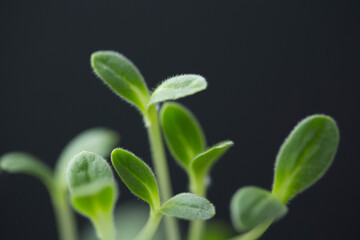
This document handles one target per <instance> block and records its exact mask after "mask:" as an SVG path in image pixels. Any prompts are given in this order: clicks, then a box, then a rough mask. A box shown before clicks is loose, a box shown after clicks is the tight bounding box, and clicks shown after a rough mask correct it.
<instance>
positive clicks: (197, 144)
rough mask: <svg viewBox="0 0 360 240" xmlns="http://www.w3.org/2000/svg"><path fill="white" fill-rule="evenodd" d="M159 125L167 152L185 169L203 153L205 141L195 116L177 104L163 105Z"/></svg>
mask: <svg viewBox="0 0 360 240" xmlns="http://www.w3.org/2000/svg"><path fill="white" fill-rule="evenodd" d="M160 117H161V125H162V128H163V132H164V135H165V140H166V143H167V146H168V147H169V150H170V152H171V154H172V155H173V157H174V158H175V160H177V162H178V163H179V164H180V165H181V166H183V167H184V168H185V169H188V168H189V164H190V161H191V160H192V159H193V157H195V156H196V155H197V154H199V153H201V152H203V151H204V150H205V146H206V140H205V136H204V133H203V130H202V128H201V126H200V124H199V122H198V121H197V120H196V118H195V116H194V115H193V114H192V113H191V112H190V111H189V110H188V109H186V108H185V107H184V106H182V105H181V104H178V103H165V104H164V105H163V107H162V108H161V112H160Z"/></svg>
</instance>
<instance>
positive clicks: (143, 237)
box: [135, 209, 163, 240]
mask: <svg viewBox="0 0 360 240" xmlns="http://www.w3.org/2000/svg"><path fill="white" fill-rule="evenodd" d="M162 216H163V215H162V213H157V212H155V211H154V210H152V209H151V210H150V214H149V219H148V221H147V222H146V225H145V226H144V228H143V229H142V230H141V231H140V233H139V234H138V235H137V236H136V238H135V240H150V239H151V238H152V237H153V236H154V234H155V233H156V230H157V229H158V227H159V224H160V221H161V218H162Z"/></svg>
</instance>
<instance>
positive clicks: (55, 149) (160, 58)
mask: <svg viewBox="0 0 360 240" xmlns="http://www.w3.org/2000/svg"><path fill="white" fill-rule="evenodd" d="M359 7H360V6H359V1H357V0H356V1H334V0H286V1H277V0H272V1H269V0H261V1H260V0H239V1H215V0H208V1H177V2H171V1H161V0H142V1H140V0H136V1H115V0H102V1H94V0H77V1H70V0H66V1H65V0H63V1H54V0H47V1H45V0H32V1H28V0H19V1H4V0H2V1H1V2H0V29H1V32H0V34H1V36H0V46H1V54H0V104H1V105H0V154H2V153H6V152H8V151H14V150H21V151H25V152H29V153H32V154H34V155H36V156H38V157H39V158H41V159H43V160H44V161H46V162H47V163H48V164H49V165H50V166H54V164H55V161H56V158H57V156H58V154H59V153H60V151H61V149H62V147H63V146H64V145H65V144H66V142H67V141H68V140H69V139H71V138H72V137H73V136H75V135H76V134H77V133H79V132H80V131H82V130H85V129H87V128H90V127H94V126H106V127H110V128H112V129H115V130H116V131H118V132H119V133H120V134H121V137H122V141H121V146H122V147H125V148H127V149H129V150H132V151H133V152H135V153H136V154H137V155H138V156H140V157H142V158H143V159H144V160H146V161H147V162H149V160H150V153H149V150H148V142H147V137H146V132H145V129H144V128H143V126H142V125H143V123H142V120H141V118H140V115H139V114H138V112H137V111H136V110H135V109H133V108H132V107H130V106H129V105H128V104H127V103H125V102H124V101H121V100H120V99H119V98H118V97H116V96H115V95H114V94H112V92H111V91H110V90H109V89H107V87H105V86H104V84H103V83H101V81H100V80H98V79H97V78H96V77H95V76H94V74H93V73H92V71H91V68H90V65H89V56H90V54H91V53H92V52H93V51H96V50H108V49H109V50H116V51H119V52H122V53H123V54H125V55H126V56H128V57H129V58H130V59H131V60H132V61H133V62H135V63H136V65H137V66H138V67H139V69H140V70H141V71H142V73H143V75H144V76H145V78H146V81H147V83H148V86H150V87H151V88H153V87H155V86H156V84H157V83H159V82H160V81H161V80H164V79H165V78H167V77H168V76H171V75H175V74H179V73H197V74H201V75H204V76H205V77H206V78H207V81H208V83H209V86H208V89H207V90H206V91H204V92H201V93H199V94H196V95H194V96H191V97H188V98H185V99H182V100H180V102H181V103H183V104H185V105H186V106H188V107H189V108H190V109H191V110H192V111H193V112H194V113H195V114H196V115H197V117H198V119H199V121H200V122H201V124H202V126H203V128H204V130H205V133H206V135H207V139H208V143H209V144H210V145H211V144H214V143H216V142H218V141H220V140H224V139H231V140H233V141H234V142H235V146H234V147H233V148H232V149H231V150H230V151H229V152H228V153H227V154H226V155H225V156H224V157H223V158H222V159H221V161H220V162H219V163H218V164H217V165H216V167H215V169H214V170H213V172H212V186H211V189H210V192H209V199H210V200H211V201H212V202H213V203H214V204H215V205H216V207H217V216H218V218H220V219H223V220H226V221H228V219H229V213H228V212H229V211H228V203H229V200H230V198H231V196H232V194H233V193H234V192H235V191H236V190H237V189H238V188H239V187H242V186H244V185H256V186H260V187H263V188H267V189H270V188H271V184H272V177H273V163H274V159H275V156H276V153H277V151H278V148H279V146H280V144H281V143H282V141H283V139H284V138H285V137H286V136H287V134H288V133H289V132H290V130H291V129H292V128H293V126H294V125H295V124H296V123H297V122H298V121H299V120H301V119H302V118H304V117H305V116H307V115H310V114H313V113H326V114H329V115H331V116H333V117H334V118H335V119H336V120H337V122H338V125H339V128H340V130H341V141H340V146H339V150H338V153H337V156H336V158H335V161H334V164H333V165H332V167H331V168H330V169H329V171H328V173H327V174H326V176H325V177H324V178H323V179H321V181H320V182H319V183H318V184H316V185H315V186H313V187H312V188H311V189H309V190H307V191H306V192H304V193H303V194H301V195H300V196H298V197H297V198H296V199H294V201H292V202H291V204H290V205H289V208H290V211H289V213H288V215H287V216H286V217H285V218H284V219H283V220H281V221H280V222H278V223H276V224H274V225H273V226H272V227H271V230H269V231H268V232H267V233H266V234H265V236H264V237H263V239H291V240H293V239H294V240H300V239H301V240H304V239H357V235H358V234H357V232H358V229H357V228H358V227H357V226H358V224H357V223H356V219H358V216H359V203H358V198H357V196H358V194H357V191H358V189H359V178H360V177H359V166H360V164H359V162H360V150H359V147H360V146H359V143H360V140H359V133H360V132H359V120H360V119H359V106H360V95H359V91H360V83H359V80H360V78H359V77H360V65H359V64H360V28H359V20H360V17H359V16H360V15H359V13H360V11H359V10H360V8H359ZM169 163H170V168H171V174H172V179H173V183H174V191H175V192H176V193H178V192H182V191H186V190H187V189H186V188H187V180H186V176H185V174H184V173H183V171H182V170H180V168H179V167H178V166H177V165H176V164H175V163H174V161H173V160H172V159H171V158H170V157H169ZM120 188H121V189H122V190H121V191H122V195H121V197H120V199H119V204H121V203H123V202H125V201H128V200H129V199H134V198H133V196H132V195H131V194H130V193H129V192H128V190H126V188H125V187H124V185H122V184H121V185H120ZM80 220H81V221H82V223H84V222H86V220H84V219H83V218H80ZM0 239H4V240H7V239H56V227H55V222H54V218H53V212H52V208H51V205H50V202H49V197H48V195H47V192H46V190H45V188H44V187H43V186H42V185H41V184H40V183H39V182H38V181H37V180H36V179H33V178H30V177H27V176H22V175H14V176H12V175H7V174H2V175H1V176H0Z"/></svg>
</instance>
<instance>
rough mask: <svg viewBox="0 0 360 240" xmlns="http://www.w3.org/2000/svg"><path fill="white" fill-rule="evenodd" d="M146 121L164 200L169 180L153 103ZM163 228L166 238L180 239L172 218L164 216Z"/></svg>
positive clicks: (168, 187) (163, 199)
mask: <svg viewBox="0 0 360 240" xmlns="http://www.w3.org/2000/svg"><path fill="white" fill-rule="evenodd" d="M146 121H147V122H148V125H147V131H148V136H149V141H150V148H151V155H152V160H153V165H154V168H155V173H156V176H157V178H158V182H159V187H160V194H161V197H162V201H166V200H168V199H170V198H171V197H172V189H171V180H170V175H169V169H168V165H167V161H166V155H165V150H164V145H163V140H162V136H161V132H160V127H159V121H158V113H157V111H156V107H155V105H153V106H151V107H150V109H149V110H148V119H147V120H146ZM165 229H166V235H167V239H169V240H180V231H179V226H178V223H177V221H176V220H175V219H174V218H172V217H168V216H165Z"/></svg>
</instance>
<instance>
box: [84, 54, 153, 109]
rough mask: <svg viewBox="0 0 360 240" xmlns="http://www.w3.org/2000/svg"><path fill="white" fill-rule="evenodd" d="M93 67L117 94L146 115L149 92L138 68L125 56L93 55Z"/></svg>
mask: <svg viewBox="0 0 360 240" xmlns="http://www.w3.org/2000/svg"><path fill="white" fill-rule="evenodd" d="M91 66H92V68H93V69H94V71H95V73H96V75H97V76H98V77H100V78H101V79H102V80H103V81H104V82H105V83H106V84H107V85H108V86H109V87H110V88H111V89H112V90H113V91H114V92H115V93H117V94H118V95H119V96H120V97H121V98H123V99H125V100H126V101H128V102H129V103H131V104H133V105H135V106H136V107H137V108H139V109H140V111H141V112H143V113H145V111H146V106H147V104H148V102H149V91H148V88H147V86H146V83H145V81H144V78H143V76H142V75H141V73H140V71H139V70H138V69H137V67H136V66H135V65H134V64H133V63H132V62H131V61H130V60H129V59H127V58H126V57H125V56H124V55H122V54H120V53H117V52H114V51H98V52H95V53H93V54H92V55H91Z"/></svg>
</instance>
